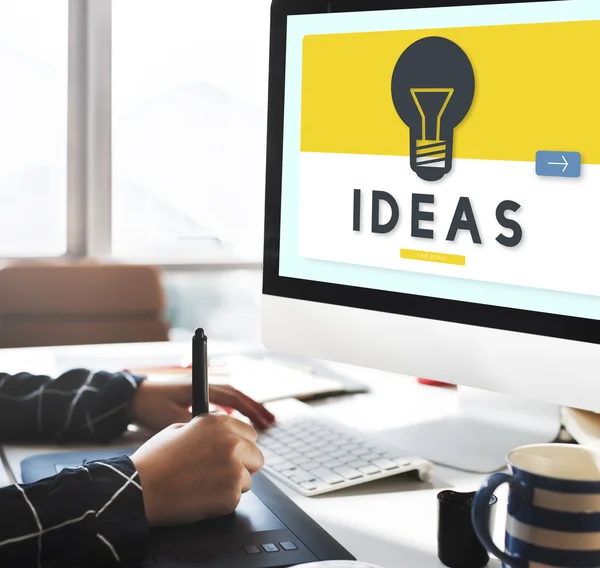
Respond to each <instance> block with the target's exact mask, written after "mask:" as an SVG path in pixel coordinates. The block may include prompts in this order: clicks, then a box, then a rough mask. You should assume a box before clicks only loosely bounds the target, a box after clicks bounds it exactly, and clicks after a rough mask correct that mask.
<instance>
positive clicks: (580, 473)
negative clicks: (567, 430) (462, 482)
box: [472, 444, 600, 568]
mask: <svg viewBox="0 0 600 568" xmlns="http://www.w3.org/2000/svg"><path fill="white" fill-rule="evenodd" d="M507 462H508V467H509V471H510V473H494V474H493V475H491V476H490V477H489V478H488V479H487V480H486V481H485V483H484V484H483V485H482V487H481V489H479V491H478V492H477V495H476V496H475V500H474V502H473V509H472V513H473V525H474V527H475V532H476V533H477V536H478V537H479V540H481V542H482V544H483V545H484V546H485V547H486V548H487V549H488V551H489V552H491V553H492V554H494V555H495V556H497V557H498V558H499V559H500V560H501V561H502V562H503V563H504V566H510V567H511V568H538V567H539V568H542V567H546V566H548V567H549V566H561V567H569V568H578V567H586V568H592V567H600V448H594V447H589V446H577V445H574V444H540V445H534V446H523V447H521V448H517V449H515V450H513V451H512V452H510V453H509V454H508V456H507ZM502 483H508V484H509V497H508V515H507V520H506V541H505V547H506V550H505V551H504V552H503V551H501V550H499V549H498V547H497V546H496V545H495V544H494V542H493V540H492V537H491V536H490V531H489V525H488V523H487V519H488V511H487V509H488V507H489V503H490V498H491V496H492V495H493V493H494V490H495V489H496V488H497V487H498V486H499V485H501V484H502Z"/></svg>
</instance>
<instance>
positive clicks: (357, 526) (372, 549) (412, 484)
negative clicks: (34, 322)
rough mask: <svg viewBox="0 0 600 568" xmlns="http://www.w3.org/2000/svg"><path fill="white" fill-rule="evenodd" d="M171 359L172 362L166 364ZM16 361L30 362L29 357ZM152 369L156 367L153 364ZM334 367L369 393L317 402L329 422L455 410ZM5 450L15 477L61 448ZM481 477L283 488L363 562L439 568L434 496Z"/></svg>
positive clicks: (177, 349) (451, 403)
mask: <svg viewBox="0 0 600 568" xmlns="http://www.w3.org/2000/svg"><path fill="white" fill-rule="evenodd" d="M25 351H26V350H22V352H21V353H19V352H13V353H12V355H11V356H12V357H14V358H20V357H19V356H20V355H26V353H25ZM38 351H40V350H38ZM69 352H70V353H72V354H75V355H77V357H84V356H89V357H90V358H93V359H95V362H96V365H95V366H98V365H99V364H101V363H102V357H103V354H106V355H107V356H108V360H110V363H111V364H110V365H108V364H107V365H108V366H112V367H117V368H118V367H119V366H120V365H125V366H133V364H132V363H131V358H139V357H141V356H143V355H146V356H148V355H149V354H150V356H151V357H154V358H155V359H156V358H161V357H162V358H163V359H164V361H163V362H164V363H165V364H169V363H173V362H179V359H180V358H181V357H182V356H183V355H187V354H188V352H189V345H188V344H168V345H159V344H156V345H155V346H148V345H129V346H126V347H122V346H110V347H107V346H104V347H102V346H97V347H96V346H95V347H89V348H61V349H58V350H56V353H58V354H59V355H60V357H59V359H60V360H61V361H62V364H65V362H67V363H68V359H67V355H68V353H69ZM47 353H48V351H46V354H47ZM169 357H171V359H170V360H169V361H167V359H168V358H169ZM61 358H62V359H61ZM21 360H22V361H27V357H25V358H23V359H21ZM82 363H83V361H82V360H81V359H80V360H79V361H78V362H77V364H78V365H81V364H82ZM152 364H155V361H154V360H153V361H152ZM1 366H2V352H0V367H1ZM60 366H61V365H59V367H60ZM101 366H104V365H101ZM336 367H337V366H336ZM339 370H340V371H342V372H346V373H348V374H351V375H352V376H353V377H355V378H357V379H359V380H361V381H362V382H364V383H367V384H368V385H369V386H370V387H371V389H372V393H371V394H368V395H358V396H354V397H347V398H346V397H344V398H340V399H335V400H329V401H321V402H319V403H317V404H318V406H319V408H320V410H321V411H322V412H324V413H325V414H327V415H328V416H330V417H331V418H334V419H337V420H339V421H340V422H344V423H347V424H350V425H352V426H354V427H358V428H361V429H363V430H366V431H384V430H385V429H391V428H394V427H396V428H397V427H399V426H402V425H406V424H410V423H415V422H419V421H422V420H427V419H431V418H435V417H440V416H443V415H445V414H448V413H451V412H454V411H455V410H456V404H457V397H456V393H455V391H453V390H447V389H440V388H436V387H424V386H421V385H418V384H417V383H416V381H415V380H414V379H409V378H400V377H398V376H395V375H392V374H388V373H382V372H375V371H370V370H365V369H358V368H353V367H348V366H339ZM120 445H122V446H128V445H129V446H130V445H131V441H129V440H128V441H125V442H120ZM4 451H5V454H6V457H7V460H8V462H9V464H10V466H11V468H12V471H13V473H14V475H15V477H16V478H17V479H19V477H20V468H19V464H20V462H21V460H22V459H24V458H25V457H28V456H30V455H32V454H34V453H38V452H51V451H64V449H61V450H57V448H56V447H48V446H46V447H22V446H21V447H13V446H5V447H4ZM483 478H484V476H481V475H475V474H468V473H464V472H459V471H455V470H450V469H446V468H442V467H437V468H436V470H435V473H434V476H433V479H432V481H431V483H428V484H425V483H422V482H418V481H413V480H407V479H405V478H403V477H396V478H390V479H386V480H382V481H379V482H371V483H368V484H365V485H362V486H359V487H356V488H351V489H347V490H342V491H338V492H334V493H331V494H327V495H323V496H320V497H313V498H307V497H302V496H300V495H298V494H296V493H294V492H293V491H292V490H290V489H287V488H286V487H284V486H280V487H281V489H282V490H283V491H284V492H285V493H286V494H287V495H289V496H290V497H291V498H292V499H293V500H294V501H295V502H296V503H297V504H298V505H299V506H300V507H301V508H302V509H304V510H305V511H306V512H307V513H308V514H309V515H311V516H312V517H313V518H314V519H315V520H316V521H317V522H318V523H319V524H320V525H321V526H323V528H324V529H325V530H327V531H328V532H329V533H330V534H331V535H332V536H333V537H334V538H336V539H337V540H338V541H339V542H340V543H341V544H342V545H343V546H345V547H346V548H347V549H348V550H349V551H350V552H351V553H352V554H354V556H356V557H357V558H359V559H360V560H364V561H369V562H372V563H374V564H376V565H379V566H381V567H382V568H412V567H415V568H416V567H419V568H429V567H431V568H440V567H441V566H442V564H441V563H440V562H439V561H438V560H437V554H436V551H437V498H436V495H437V493H438V492H439V491H441V490H443V489H454V490H456V491H473V490H475V489H477V488H478V487H479V485H480V484H481V482H482V480H483ZM0 482H1V478H0ZM504 496H505V494H499V498H500V503H499V504H498V505H499V506H498V511H499V517H498V518H497V521H496V542H503V530H504V518H502V512H503V510H505V507H504ZM500 565H501V564H500V563H499V562H498V561H496V560H492V561H490V564H489V566H490V568H498V567H499V566H500Z"/></svg>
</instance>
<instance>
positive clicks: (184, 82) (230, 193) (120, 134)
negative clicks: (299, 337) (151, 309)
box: [112, 0, 270, 262]
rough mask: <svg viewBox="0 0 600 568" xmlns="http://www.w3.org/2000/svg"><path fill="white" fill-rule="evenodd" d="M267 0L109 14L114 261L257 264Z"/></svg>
mask: <svg viewBox="0 0 600 568" xmlns="http://www.w3.org/2000/svg"><path fill="white" fill-rule="evenodd" d="M269 10H270V0H229V1H228V2H215V1H214V0H119V1H118V2H113V4H112V164H113V170H112V218H113V222H112V250H113V254H114V255H115V256H118V257H126V258H132V257H136V258H142V259H145V258H147V259H151V260H152V261H157V260H161V259H171V260H180V261H183V262H185V261H188V262H189V261H203V260H206V259H217V258H220V259H223V258H226V259H232V258H233V259H243V260H246V261H247V260H258V259H260V256H261V254H262V237H263V204H264V198H263V195H264V171H265V147H266V113H267V83H268V50H269Z"/></svg>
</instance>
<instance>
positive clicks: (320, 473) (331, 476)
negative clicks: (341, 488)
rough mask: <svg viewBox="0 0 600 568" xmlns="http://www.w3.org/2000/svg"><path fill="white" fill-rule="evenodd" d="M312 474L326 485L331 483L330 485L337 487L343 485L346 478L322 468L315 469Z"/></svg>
mask: <svg viewBox="0 0 600 568" xmlns="http://www.w3.org/2000/svg"><path fill="white" fill-rule="evenodd" d="M310 473H312V474H313V475H314V476H315V477H317V478H319V479H322V480H323V481H324V482H325V483H329V485H336V484H338V483H342V482H343V481H344V478H343V477H342V476H341V475H338V474H337V473H335V472H333V471H331V470H329V469H325V468H324V467H323V468H320V469H313V470H312V471H311V472H310Z"/></svg>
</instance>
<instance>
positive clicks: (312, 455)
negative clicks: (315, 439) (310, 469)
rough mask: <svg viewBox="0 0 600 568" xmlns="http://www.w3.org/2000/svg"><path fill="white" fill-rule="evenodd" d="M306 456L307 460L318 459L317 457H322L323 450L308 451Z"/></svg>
mask: <svg viewBox="0 0 600 568" xmlns="http://www.w3.org/2000/svg"><path fill="white" fill-rule="evenodd" d="M304 455H305V456H306V457H307V458H311V459H314V458H316V457H317V456H320V455H321V450H310V451H308V452H304Z"/></svg>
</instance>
